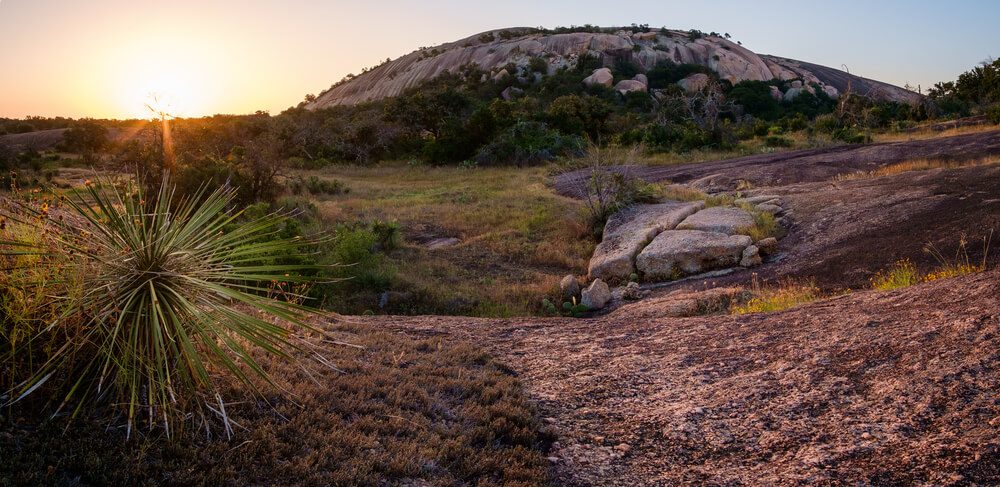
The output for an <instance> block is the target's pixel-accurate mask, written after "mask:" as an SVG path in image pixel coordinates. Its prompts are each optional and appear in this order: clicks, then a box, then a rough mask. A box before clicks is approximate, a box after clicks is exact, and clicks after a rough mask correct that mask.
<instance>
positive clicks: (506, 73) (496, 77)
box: [493, 69, 510, 81]
mask: <svg viewBox="0 0 1000 487" xmlns="http://www.w3.org/2000/svg"><path fill="white" fill-rule="evenodd" d="M508 76H510V72H509V71H507V70H506V69H501V70H500V72H499V73H497V74H495V75H493V81H501V80H503V79H504V78H506V77H508Z"/></svg>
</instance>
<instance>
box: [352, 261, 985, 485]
mask: <svg viewBox="0 0 1000 487" xmlns="http://www.w3.org/2000/svg"><path fill="white" fill-rule="evenodd" d="M649 306H651V305H650V304H648V303H644V302H640V303H636V304H632V305H628V306H626V307H623V308H620V309H619V310H617V311H615V312H614V313H612V314H610V315H607V316H604V317H599V318H594V319H581V320H571V319H510V320H478V319H469V318H445V317H405V318H404V317H371V318H357V319H358V320H359V321H364V322H369V323H371V324H372V325H374V326H379V327H383V328H389V329H395V330H399V331H401V332H403V333H406V334H412V335H427V334H447V335H453V336H455V337H456V338H462V339H469V340H472V341H475V342H478V343H482V344H484V346H485V347H487V348H488V349H489V350H490V351H491V352H492V353H494V354H496V355H497V356H499V357H501V358H502V359H503V360H504V361H505V362H506V363H507V364H509V365H510V366H511V367H513V369H514V370H515V372H516V373H517V374H519V376H520V377H521V378H522V379H523V381H524V383H525V385H526V387H527V389H528V391H529V393H530V394H531V396H532V397H533V398H534V399H535V400H536V401H537V403H538V406H539V408H540V410H541V413H542V415H543V416H544V417H545V418H546V422H547V423H549V424H551V425H552V427H553V428H554V429H555V431H556V433H557V434H558V437H559V438H558V442H557V443H556V444H555V445H554V447H553V449H552V451H551V452H550V453H549V455H550V456H551V460H552V461H553V474H554V477H555V480H556V483H557V484H559V485H630V486H634V485H678V484H682V483H694V484H709V485H761V484H765V485H766V484H771V485H775V484H782V485H794V484H800V485H805V484H814V483H833V484H844V485H857V484H864V485H888V484H913V483H929V484H933V485H949V484H954V485H976V484H978V485H982V484H995V483H997V482H1000V439H998V438H1000V400H998V399H997V396H996V391H997V390H1000V389H998V388H1000V270H994V271H990V272H988V273H984V274H980V275H975V276H967V277H963V278H958V279H955V280H948V281H938V282H933V283H929V284H924V285H920V286H916V287H913V288H909V289H905V290H901V291H896V292H890V293H882V294H879V293H874V292H862V293H855V294H852V295H848V296H843V297H839V298H835V299H831V300H829V301H823V302H817V303H813V304H810V305H806V306H803V307H800V308H797V309H793V310H789V311H786V312H781V313H776V314H761V315H749V316H739V317H737V316H714V317H701V318H686V319H671V318H661V319H648V318H646V317H648V316H655V315H656V310H654V309H648V307H649Z"/></svg>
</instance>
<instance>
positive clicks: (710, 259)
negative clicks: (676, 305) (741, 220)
mask: <svg viewBox="0 0 1000 487" xmlns="http://www.w3.org/2000/svg"><path fill="white" fill-rule="evenodd" d="M751 244H753V241H752V240H751V239H750V237H748V236H746V235H727V234H725V233H720V232H706V231H702V230H668V231H665V232H663V233H660V234H659V235H657V237H656V238H655V239H653V241H652V242H650V244H649V245H648V246H646V248H645V249H643V251H642V252H641V253H640V254H639V256H638V257H637V258H636V268H637V269H638V271H639V273H640V275H641V276H642V278H643V279H645V280H647V281H654V282H655V281H666V280H672V279H676V278H677V277H680V276H684V275H690V274H699V273H702V272H705V271H710V270H713V269H722V268H727V267H734V266H736V265H738V264H739V262H740V260H741V259H742V257H743V251H744V250H745V249H746V248H747V247H749V246H750V245H751Z"/></svg>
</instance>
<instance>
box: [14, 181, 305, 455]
mask: <svg viewBox="0 0 1000 487" xmlns="http://www.w3.org/2000/svg"><path fill="white" fill-rule="evenodd" d="M84 198H86V200H85V199H84ZM147 198H148V199H147ZM233 199H234V194H233V192H232V191H231V190H217V191H214V192H212V193H208V194H205V193H199V194H196V195H193V196H191V197H184V198H180V199H179V202H175V201H174V192H173V190H172V187H170V186H169V185H168V184H167V183H164V184H163V186H162V187H161V188H160V191H159V194H157V195H148V196H147V195H145V194H144V193H143V189H142V188H141V187H138V186H136V185H133V184H128V185H125V186H113V185H109V184H102V185H94V184H90V185H88V186H87V190H86V191H85V196H82V195H81V196H77V197H76V198H75V199H67V200H65V207H64V208H59V209H58V210H57V209H56V208H54V206H55V205H57V203H58V202H55V201H51V200H50V201H45V200H42V201H41V202H36V203H35V204H32V203H20V204H18V205H16V206H15V207H14V208H13V209H12V210H10V211H5V212H4V214H3V215H2V216H3V217H4V218H6V219H8V220H9V221H11V222H16V227H17V228H20V229H21V232H22V233H16V232H15V233H13V234H12V233H11V232H10V231H8V232H7V233H3V234H0V259H3V260H4V261H5V262H4V265H3V267H4V268H12V269H14V272H11V273H4V274H3V275H2V277H0V293H2V294H3V295H4V299H2V300H0V302H3V303H4V305H5V306H8V307H7V308H6V309H5V310H4V313H3V315H2V318H0V319H2V325H3V327H2V329H3V330H4V335H3V336H0V350H3V353H2V355H0V357H2V358H0V363H2V365H3V368H4V369H5V373H4V374H3V376H2V377H0V388H2V389H4V390H13V391H14V393H15V394H16V396H17V397H18V400H21V399H24V398H26V397H27V396H30V395H31V394H33V393H34V394H37V393H39V392H42V391H44V393H45V395H48V396H50V401H49V404H53V405H58V409H57V410H59V409H62V408H63V407H70V408H73V414H74V415H75V414H76V413H78V412H80V410H81V408H82V407H83V406H86V405H87V404H88V403H95V402H101V403H106V404H108V405H109V406H110V407H112V408H113V409H116V410H120V412H121V413H122V414H123V416H124V417H125V418H126V419H127V422H128V425H129V429H130V430H131V427H132V426H133V425H134V424H135V422H136V420H137V418H138V417H140V416H145V417H146V419H147V420H148V421H149V424H150V425H152V424H155V423H157V422H162V423H163V425H164V426H165V427H166V432H167V434H168V435H169V434H170V431H171V429H170V427H169V426H170V423H172V422H174V421H175V420H176V419H178V418H180V417H181V415H182V414H185V413H186V412H188V411H190V409H192V407H193V406H196V405H204V404H208V403H211V404H214V405H217V404H218V402H219V401H220V400H221V399H220V398H218V397H216V393H215V390H216V381H217V379H216V378H214V377H216V376H217V375H218V371H227V372H229V374H231V375H232V376H233V377H235V378H237V379H239V380H242V381H250V379H251V377H252V376H259V377H263V378H266V374H265V372H264V371H263V369H261V368H260V367H259V365H258V363H257V361H256V359H255V358H254V357H253V355H252V354H251V349H261V350H263V351H264V352H265V353H269V354H275V355H281V356H283V355H284V354H286V353H287V352H288V351H289V350H291V349H293V348H294V347H295V346H294V345H293V344H292V343H290V342H289V330H288V329H286V328H285V327H283V326H278V325H275V324H273V323H272V322H270V321H268V320H266V319H264V318H263V317H260V316H259V315H258V314H256V313H254V314H250V313H248V312H246V311H244V310H243V309H244V308H243V307H242V306H246V307H248V308H250V309H254V310H255V311H256V312H260V313H263V314H264V315H269V316H272V317H275V318H280V319H282V320H285V321H286V322H287V323H289V324H291V325H293V326H297V327H304V326H307V325H305V323H304V321H303V320H304V318H305V317H306V313H307V311H308V310H307V309H306V308H304V307H302V306H300V305H298V304H295V302H293V301H294V299H293V300H291V301H288V300H285V301H282V300H275V299H272V296H274V294H273V292H274V291H276V288H275V287H272V286H270V284H271V283H274V284H278V286H277V290H281V289H282V286H283V285H286V284H287V285H290V284H289V283H305V282H308V281H309V280H310V279H309V278H307V277H302V276H300V275H299V272H304V271H312V270H314V269H315V267H314V266H308V265H301V266H298V267H295V266H281V267H276V266H270V265H268V264H266V262H267V261H268V259H269V256H270V255H272V254H274V253H281V252H288V251H290V250H293V249H295V250H298V251H301V250H299V249H301V248H302V246H303V245H307V244H309V243H315V240H312V239H297V240H291V239H281V238H277V237H276V235H275V233H276V229H278V228H279V227H280V225H281V222H282V217H281V216H280V215H277V214H270V215H266V216H264V217H262V218H259V219H257V220H255V221H252V222H246V223H236V218H237V217H238V216H239V215H238V214H236V215H230V214H227V211H226V210H227V208H230V207H231V205H232V203H233ZM85 201H89V202H90V203H88V202H85ZM54 211H59V215H58V216H59V217H58V218H54V217H53V215H52V214H51V213H52V212H54ZM64 216H65V217H64ZM13 226H15V225H12V227H13ZM25 236H30V238H27V239H26V238H23V237H25ZM283 289H284V290H285V291H287V290H288V288H283ZM17 295H26V296H29V297H30V296H33V297H34V299H35V300H34V301H33V302H32V303H33V304H31V305H30V306H29V307H27V308H26V307H24V306H21V307H15V308H14V309H11V308H10V307H9V303H11V302H31V300H30V299H27V300H21V301H18V300H17V299H14V300H11V299H8V298H7V296H17ZM282 295H283V296H285V297H292V298H294V297H295V293H292V294H288V293H287V292H283V293H282ZM237 305H240V306H237ZM11 311H14V312H13V313H12V312H11ZM74 403H75V404H76V406H75V407H74V406H73V404H74ZM223 419H224V417H223Z"/></svg>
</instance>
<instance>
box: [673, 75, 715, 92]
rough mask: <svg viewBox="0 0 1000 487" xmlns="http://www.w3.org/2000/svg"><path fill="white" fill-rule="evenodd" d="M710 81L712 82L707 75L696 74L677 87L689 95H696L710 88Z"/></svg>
mask: <svg viewBox="0 0 1000 487" xmlns="http://www.w3.org/2000/svg"><path fill="white" fill-rule="evenodd" d="M709 81H711V78H709V77H708V75H707V74H704V73H695V74H692V75H691V76H688V77H687V78H684V79H682V80H680V81H678V82H677V86H680V87H681V88H683V89H684V91H686V92H688V93H695V92H698V91H701V90H704V89H705V88H706V87H707V86H708V82H709Z"/></svg>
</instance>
